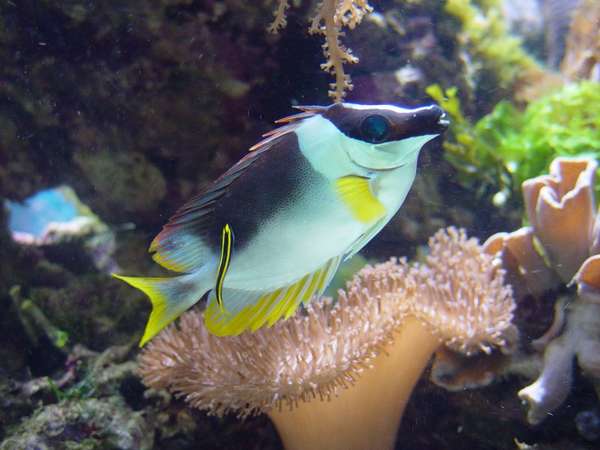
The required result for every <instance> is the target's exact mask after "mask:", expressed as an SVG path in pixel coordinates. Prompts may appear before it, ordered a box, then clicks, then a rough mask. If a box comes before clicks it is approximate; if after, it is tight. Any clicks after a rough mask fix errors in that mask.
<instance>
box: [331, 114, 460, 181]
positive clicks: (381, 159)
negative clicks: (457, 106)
mask: <svg viewBox="0 0 600 450" xmlns="http://www.w3.org/2000/svg"><path fill="white" fill-rule="evenodd" d="M320 113H321V115H322V116H323V117H324V118H326V119H328V120H329V121H330V122H331V123H332V124H333V125H335V126H336V127H337V129H338V130H339V131H340V132H341V133H342V134H343V138H342V147H343V149H344V151H345V152H346V154H347V155H348V157H349V158H350V160H351V161H352V162H353V163H354V164H356V165H358V166H360V167H362V168H365V169H369V170H389V169H395V168H398V167H402V166H405V165H407V164H411V163H414V162H416V160H417V158H418V156H419V151H420V150H421V148H422V147H423V145H424V144H425V143H427V142H428V141H430V140H431V139H433V138H435V137H437V136H439V135H440V134H441V133H443V132H444V131H445V130H446V129H447V128H448V125H449V124H450V122H449V120H448V119H447V115H446V113H445V112H444V110H443V109H442V108H440V107H439V106H437V105H430V106H423V107H419V108H414V109H407V108H401V107H398V106H391V105H357V104H352V103H335V104H333V105H331V106H329V107H327V108H324V109H323V110H322V111H321V112H320Z"/></svg>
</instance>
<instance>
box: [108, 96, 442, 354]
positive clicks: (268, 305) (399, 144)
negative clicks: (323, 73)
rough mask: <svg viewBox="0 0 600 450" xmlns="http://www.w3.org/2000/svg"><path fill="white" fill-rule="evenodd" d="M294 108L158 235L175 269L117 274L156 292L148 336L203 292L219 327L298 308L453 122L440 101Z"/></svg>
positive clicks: (394, 203)
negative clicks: (425, 148) (161, 273)
mask: <svg viewBox="0 0 600 450" xmlns="http://www.w3.org/2000/svg"><path fill="white" fill-rule="evenodd" d="M297 109H299V111H300V112H298V113H296V114H293V115H291V116H288V117H285V118H283V119H280V120H278V121H276V124H278V125H279V127H278V128H275V129H274V130H272V131H270V132H268V133H266V134H264V135H263V139H262V140H261V141H260V142H258V143H257V144H256V145H254V146H252V147H251V148H250V151H249V152H248V153H247V154H246V155H245V156H244V157H243V158H242V159H241V160H240V161H239V162H237V163H236V164H235V165H233V166H232V167H231V168H230V169H229V170H228V171H227V172H225V173H224V174H223V175H222V176H220V177H219V178H217V179H216V180H215V181H214V182H213V183H212V184H211V185H210V186H209V187H208V188H207V189H205V190H204V191H203V192H202V193H200V194H199V195H197V196H195V197H193V198H191V199H190V200H189V201H188V202H187V203H185V204H184V205H183V206H182V207H181V208H179V209H178V210H177V211H176V212H175V214H174V215H173V216H172V217H171V218H170V219H169V220H168V222H167V223H166V225H164V227H163V228H162V230H161V232H160V233H159V234H158V235H157V236H156V237H155V238H154V240H153V241H152V243H151V244H150V248H149V252H150V253H151V254H152V257H153V259H154V261H156V262H157V263H158V264H160V265H161V266H163V267H164V268H166V269H168V270H170V271H173V272H177V275H175V276H172V277H150V278H148V277H130V276H123V275H117V274H113V275H114V276H115V277H116V278H118V279H120V280H122V281H124V282H126V283H128V284H129V285H131V286H133V287H135V288H137V289H139V290H141V291H143V292H144V293H145V294H146V295H147V296H148V297H149V298H150V301H151V303H152V312H151V314H150V317H149V319H148V322H147V324H146V328H145V331H144V334H143V336H142V339H141V341H140V346H143V345H144V344H145V343H147V342H148V341H149V340H150V339H151V338H152V337H153V336H155V335H156V334H157V333H159V332H160V331H161V330H162V329H163V328H164V327H166V326H167V325H168V324H169V323H171V322H172V321H174V320H175V319H176V318H177V317H178V316H180V315H181V314H183V312H185V311H186V310H187V309H188V308H190V307H191V306H192V305H194V304H196V303H197V302H198V301H200V300H201V299H202V298H203V297H204V296H205V295H206V294H207V293H208V297H207V298H208V300H207V304H206V308H205V311H204V321H205V325H206V328H207V329H208V330H209V331H210V332H211V333H213V334H215V335H217V336H235V335H239V334H241V333H243V332H246V331H250V332H253V331H256V330H258V329H259V328H261V327H264V326H272V325H273V324H274V323H276V322H277V321H278V320H280V319H282V320H285V319H287V318H289V317H290V316H292V315H293V314H294V313H295V312H296V311H297V309H298V307H299V306H300V305H301V304H303V305H306V304H308V302H309V301H310V300H311V299H312V298H313V297H318V296H319V295H321V294H322V293H323V291H324V290H325V288H326V287H327V285H328V284H329V283H330V281H331V279H332V277H333V276H334V274H335V273H336V271H337V269H338V266H339V265H340V263H341V262H342V261H344V260H346V259H349V258H350V257H352V256H353V255H354V254H356V253H357V252H359V251H360V250H361V249H362V248H363V247H364V246H365V245H366V244H367V243H368V242H369V241H370V240H371V239H373V237H374V236H375V235H377V233H379V231H380V230H381V229H382V228H383V227H384V226H385V225H386V224H387V223H388V222H389V221H390V220H391V219H392V217H393V216H394V215H395V214H396V212H397V211H398V210H399V209H400V207H401V205H402V203H403V202H404V199H405V198H406V196H407V194H408V192H409V190H410V187H411V185H412V183H413V181H414V178H415V175H416V170H417V159H418V156H419V152H420V150H421V148H422V147H423V145H424V144H425V143H427V142H428V141H430V140H431V139H433V138H435V137H437V136H438V135H440V134H441V133H443V132H444V131H445V130H446V129H447V128H448V125H449V121H448V119H447V116H446V114H445V112H444V111H443V110H442V109H441V108H440V107H439V106H437V105H427V106H422V107H417V108H413V109H410V108H403V107H400V106H394V105H360V104H353V103H341V102H338V103H334V104H332V105H329V106H299V107H297Z"/></svg>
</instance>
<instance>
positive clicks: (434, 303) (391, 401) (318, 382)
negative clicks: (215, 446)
mask: <svg viewBox="0 0 600 450" xmlns="http://www.w3.org/2000/svg"><path fill="white" fill-rule="evenodd" d="M430 247H431V252H430V255H429V256H428V257H427V260H426V263H425V264H423V265H414V266H409V265H408V264H407V263H406V262H405V261H404V260H400V261H396V260H391V261H389V262H387V263H384V264H379V265H376V266H374V267H369V266H367V267H366V268H364V269H363V270H362V271H360V272H359V273H358V274H357V276H356V277H355V278H354V279H353V281H352V282H350V283H349V285H348V287H347V290H346V292H344V291H340V295H339V298H338V301H337V302H336V303H333V302H332V301H331V300H325V301H321V302H318V301H313V302H312V303H311V304H310V305H309V306H308V308H307V310H306V314H304V315H302V314H298V315H296V316H294V317H292V318H290V319H289V320H287V321H286V322H282V323H278V324H276V325H275V326H274V327H272V328H269V329H263V330H259V331H258V332H256V333H251V334H244V335H241V336H237V337H226V338H219V337H216V336H214V335H212V334H210V333H208V332H207V330H206V329H205V328H204V325H203V320H202V313H201V312H199V311H192V312H189V313H187V314H186V315H184V316H183V317H182V319H181V321H180V326H179V328H176V327H174V326H171V327H170V328H168V329H167V330H166V331H165V332H163V333H162V334H160V335H159V336H158V337H157V338H156V339H154V340H153V341H152V342H151V343H150V345H149V346H148V347H147V348H146V349H145V350H144V352H143V353H142V355H141V357H140V372H141V375H142V377H143V379H144V382H145V383H146V384H147V385H149V386H151V387H155V388H168V389H170V390H171V391H174V392H175V393H177V394H178V395H181V396H184V397H185V399H186V400H187V401H188V402H189V403H190V404H191V405H192V406H194V407H197V408H200V409H203V410H206V411H208V412H209V413H211V414H216V415H222V414H224V413H226V412H229V411H235V412H237V414H238V415H239V416H242V417H244V416H247V415H249V414H255V413H258V412H266V413H268V414H269V416H270V417H271V419H272V420H273V421H274V423H275V425H276V427H277V429H278V431H279V433H280V435H281V437H282V440H283V442H284V444H285V446H286V448H288V449H306V448H310V449H346V450H347V449H364V448H378V449H385V448H392V447H393V443H394V440H395V435H396V428H397V426H398V423H399V421H400V418H401V416H402V413H403V410H404V406H405V404H406V402H407V401H408V398H409V396H410V393H411V391H412V389H413V387H414V385H415V383H416V381H417V380H418V378H419V376H420V374H421V372H422V370H423V369H424V367H425V366H426V364H427V362H428V361H429V359H430V357H431V355H432V353H433V352H434V351H435V350H436V349H437V348H439V347H440V346H441V345H442V344H446V345H448V346H449V347H451V348H453V349H457V350H459V351H461V352H463V353H465V354H472V353H475V352H478V351H481V350H483V351H489V350H490V348H491V347H492V346H503V345H505V343H506V339H505V334H506V333H507V332H508V331H509V330H510V329H511V320H512V312H513V309H514V302H513V299H512V295H511V291H510V288H508V287H506V286H504V284H503V270H502V269H500V268H499V267H498V266H497V265H496V264H495V263H494V260H493V258H492V257H491V256H488V255H486V254H484V253H483V251H482V248H481V247H480V246H479V245H478V244H477V242H476V241H475V240H474V239H467V238H466V236H465V234H464V232H462V231H457V230H455V229H452V228H451V229H448V230H447V231H440V232H438V233H437V234H436V235H435V236H434V237H433V238H432V239H431V241H430Z"/></svg>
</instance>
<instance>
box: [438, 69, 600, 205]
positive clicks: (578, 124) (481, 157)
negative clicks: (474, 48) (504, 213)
mask: <svg viewBox="0 0 600 450" xmlns="http://www.w3.org/2000/svg"><path fill="white" fill-rule="evenodd" d="M427 93H428V94H429V95H430V96H431V97H432V98H434V99H435V100H436V101H438V102H439V103H440V105H441V106H442V107H443V108H445V109H446V111H448V114H449V115H450V116H451V117H452V119H453V126H452V136H451V138H450V140H449V141H448V142H446V143H445V144H444V147H445V149H446V152H447V153H446V155H447V159H448V160H449V161H450V163H452V164H453V165H454V166H455V167H456V168H457V169H458V171H459V174H460V181H461V182H462V183H463V184H465V185H467V186H469V187H473V186H474V185H475V184H477V185H478V186H479V187H480V188H481V189H488V188H491V189H493V190H494V191H495V192H496V196H495V197H494V200H495V203H496V204H499V205H500V204H504V203H505V201H506V200H508V199H509V198H510V197H511V196H514V198H519V191H520V188H521V183H522V182H523V181H525V180H527V179H529V178H532V177H535V176H538V175H541V174H542V173H545V172H546V170H547V168H548V166H549V164H550V162H551V161H552V160H553V159H554V158H555V157H557V156H584V155H586V156H591V157H593V158H596V159H600V84H599V83H596V82H592V81H582V82H580V83H575V84H568V85H566V86H564V87H563V88H562V89H560V90H559V91H557V92H554V93H552V94H549V95H547V96H545V97H542V98H540V99H538V100H536V101H534V102H532V103H530V104H529V105H528V106H527V107H526V108H525V110H524V111H520V110H519V109H517V108H516V107H515V106H514V105H513V104H511V103H509V102H506V101H503V102H500V103H498V104H497V105H496V107H495V108H494V110H493V111H492V112H491V113H490V114H488V115H486V116H484V117H483V118H482V119H480V120H479V121H478V122H477V123H475V124H472V123H470V122H469V121H468V120H467V119H466V118H465V117H464V116H463V114H462V112H461V107H460V102H459V100H458V97H457V91H456V89H455V88H449V89H446V90H443V89H442V88H441V87H440V86H438V85H432V86H429V88H428V89H427ZM599 188H600V185H598V186H597V187H596V190H599Z"/></svg>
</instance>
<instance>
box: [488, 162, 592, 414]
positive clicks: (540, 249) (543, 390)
mask: <svg viewBox="0 0 600 450" xmlns="http://www.w3.org/2000/svg"><path fill="white" fill-rule="evenodd" d="M596 170H597V163H596V161H595V160H593V159H591V158H578V159H567V158H556V159H555V160H554V161H553V162H552V164H551V166H550V174H549V175H544V176H540V177H537V178H533V179H531V180H527V181H525V182H524V183H523V197H524V201H525V208H526V211H527V215H528V217H529V221H530V223H531V227H525V228H521V229H520V230H517V231H516V232H513V233H510V234H506V233H502V234H498V235H494V236H492V237H491V238H490V239H488V241H487V243H486V249H487V250H488V251H489V252H491V253H495V254H496V255H497V257H499V259H500V260H501V261H502V263H503V265H504V267H505V268H506V269H507V270H508V271H509V272H510V273H511V274H510V275H509V277H510V278H511V282H513V281H514V282H515V285H516V286H517V289H518V285H519V284H522V285H525V286H527V289H528V291H529V293H531V294H533V295H540V294H541V293H543V292H544V291H545V290H547V288H550V287H552V284H555V285H557V284H558V283H556V279H557V278H559V277H560V280H562V282H563V283H570V282H572V281H573V282H575V283H577V285H578V295H577V296H574V295H566V296H564V297H561V298H559V299H558V300H557V301H556V303H555V305H554V310H555V313H554V320H553V323H552V325H551V326H550V328H549V329H548V330H547V331H546V332H545V333H544V334H543V335H542V336H541V337H539V338H538V339H536V340H534V341H532V342H531V348H533V349H534V350H537V351H539V352H543V363H542V367H541V370H540V373H539V376H537V378H536V379H535V380H534V381H533V383H531V384H530V385H529V386H526V387H525V388H523V389H522V390H521V391H519V397H520V398H521V399H522V400H524V401H525V402H527V404H528V406H529V408H528V414H527V418H528V420H529V422H530V423H532V424H538V423H540V422H542V421H543V420H544V419H545V418H546V417H548V416H549V415H550V414H552V412H553V411H554V410H555V409H556V408H558V407H559V406H560V405H561V404H562V403H563V402H564V400H565V399H566V398H567V396H568V394H569V392H570V389H571V384H572V379H573V367H572V366H573V360H574V358H577V361H578V363H579V367H581V368H582V369H583V370H584V372H585V373H586V374H587V375H588V376H589V377H591V378H592V379H595V380H598V379H600V338H599V336H600V256H591V257H590V256H589V255H590V254H591V255H594V254H595V253H597V252H598V250H599V249H600V222H599V220H600V218H599V217H598V216H597V211H596V203H595V198H594V188H595V173H596ZM550 270H553V271H555V272H556V274H557V276H555V277H554V280H553V276H552V273H551V272H550Z"/></svg>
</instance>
